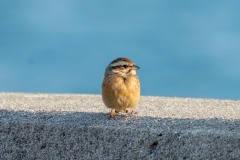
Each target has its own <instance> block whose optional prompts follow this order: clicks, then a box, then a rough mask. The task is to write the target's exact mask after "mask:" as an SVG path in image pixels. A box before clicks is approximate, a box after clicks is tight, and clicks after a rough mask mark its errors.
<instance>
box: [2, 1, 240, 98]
mask: <svg viewBox="0 0 240 160" xmlns="http://www.w3.org/2000/svg"><path fill="white" fill-rule="evenodd" d="M239 8H240V1H232V0H230V1H226V0H218V1H215V0H213V1H207V0H202V1H192V0H184V1H177V0H175V1H168V0H152V1H142V0H121V1H116V0H114V1H110V0H101V1H99V0H92V1H88V0H83V1H78V0H50V1H49V0H41V1H37V0H22V1H19V0H10V1H1V2H0V92H34V93H35V92H39V93H87V94H100V93H101V83H102V79H103V74H104V70H105V67H106V66H107V65H108V64H109V63H110V62H111V61H112V60H114V59H115V58H118V57H128V58H130V59H132V60H133V61H134V62H135V63H136V64H137V65H138V66H140V67H141V70H139V71H138V75H139V78H140V80H141V94H142V95H152V96H170V97H195V98H218V99H238V100H239V99H240V72H239V68H240V9H239Z"/></svg>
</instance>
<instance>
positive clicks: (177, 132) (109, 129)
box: [0, 93, 240, 159]
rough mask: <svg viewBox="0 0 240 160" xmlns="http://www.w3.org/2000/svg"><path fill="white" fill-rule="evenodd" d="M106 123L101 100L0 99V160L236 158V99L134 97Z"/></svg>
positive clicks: (239, 119) (239, 114) (239, 134)
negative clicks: (130, 110) (131, 107)
mask: <svg viewBox="0 0 240 160" xmlns="http://www.w3.org/2000/svg"><path fill="white" fill-rule="evenodd" d="M136 110H137V111H138V113H139V114H138V115H137V116H133V115H128V114H120V115H119V116H118V117H116V118H115V119H111V120H109V119H108V112H109V110H108V109H107V108H106V107H105V106H104V104H103V103H102V100H101V96H100V95H70V94H65V95H59V94H21V93H17V94H12V93H1V94H0V159H239V158H240V101H230V100H215V99H188V98H166V97H146V96H145V97H141V102H140V103H139V105H138V106H137V108H136Z"/></svg>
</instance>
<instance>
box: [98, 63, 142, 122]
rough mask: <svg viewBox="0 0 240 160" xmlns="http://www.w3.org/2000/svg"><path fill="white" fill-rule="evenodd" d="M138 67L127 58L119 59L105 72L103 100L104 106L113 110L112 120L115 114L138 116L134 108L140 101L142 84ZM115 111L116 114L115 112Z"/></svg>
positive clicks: (111, 113)
mask: <svg viewBox="0 0 240 160" xmlns="http://www.w3.org/2000/svg"><path fill="white" fill-rule="evenodd" d="M138 69H140V67H138V66H136V65H135V64H134V63H133V61H131V60H130V59H127V58H117V59H115V60H114V61H112V62H111V63H110V64H109V65H108V66H107V68H106V70H105V75H104V79H103V82H102V99H103V102H104V104H105V105H106V106H107V107H108V108H111V111H110V118H112V117H114V116H115V112H126V113H127V112H128V109H129V108H130V109H132V111H131V114H136V113H137V112H135V111H134V107H135V106H136V105H137V103H138V101H139V99H140V82H139V79H138V76H137V74H136V70H138ZM114 110H115V112H114Z"/></svg>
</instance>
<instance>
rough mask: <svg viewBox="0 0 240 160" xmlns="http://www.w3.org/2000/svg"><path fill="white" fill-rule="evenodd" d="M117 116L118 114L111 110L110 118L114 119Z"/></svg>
mask: <svg viewBox="0 0 240 160" xmlns="http://www.w3.org/2000/svg"><path fill="white" fill-rule="evenodd" d="M115 116H116V114H115V113H114V111H113V109H111V111H110V116H109V118H113V117H115Z"/></svg>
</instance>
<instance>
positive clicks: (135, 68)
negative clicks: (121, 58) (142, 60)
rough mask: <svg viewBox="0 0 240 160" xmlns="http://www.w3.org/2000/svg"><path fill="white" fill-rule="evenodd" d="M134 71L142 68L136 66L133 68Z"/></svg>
mask: <svg viewBox="0 0 240 160" xmlns="http://www.w3.org/2000/svg"><path fill="white" fill-rule="evenodd" d="M132 69H134V70H138V69H140V67H138V66H136V65H134V66H132Z"/></svg>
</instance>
